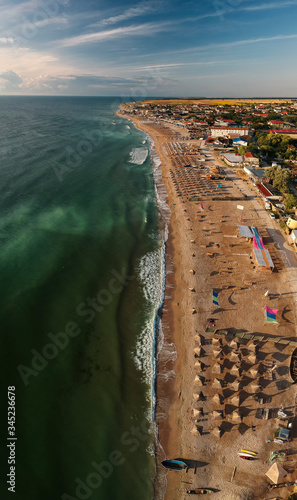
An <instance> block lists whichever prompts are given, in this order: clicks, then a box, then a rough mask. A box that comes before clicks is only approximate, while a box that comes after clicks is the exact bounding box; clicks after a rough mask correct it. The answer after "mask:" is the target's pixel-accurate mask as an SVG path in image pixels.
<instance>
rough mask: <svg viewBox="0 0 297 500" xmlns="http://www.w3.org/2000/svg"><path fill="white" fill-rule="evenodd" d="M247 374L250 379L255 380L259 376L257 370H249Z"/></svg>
mask: <svg viewBox="0 0 297 500" xmlns="http://www.w3.org/2000/svg"><path fill="white" fill-rule="evenodd" d="M248 373H249V374H250V375H251V377H253V378H256V377H257V376H258V375H259V371H258V368H255V367H253V368H250V369H249V371H248Z"/></svg>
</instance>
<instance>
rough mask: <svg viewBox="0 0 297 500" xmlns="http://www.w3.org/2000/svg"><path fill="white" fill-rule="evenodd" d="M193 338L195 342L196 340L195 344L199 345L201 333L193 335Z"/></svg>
mask: <svg viewBox="0 0 297 500" xmlns="http://www.w3.org/2000/svg"><path fill="white" fill-rule="evenodd" d="M194 340H195V342H197V344H199V345H201V342H202V336H201V335H195V337H194Z"/></svg>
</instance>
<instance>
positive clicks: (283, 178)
mask: <svg viewBox="0 0 297 500" xmlns="http://www.w3.org/2000/svg"><path fill="white" fill-rule="evenodd" d="M266 174H267V177H269V179H271V182H272V185H273V187H275V188H276V189H278V190H279V191H282V192H288V184H289V182H290V179H291V173H290V172H289V171H288V170H286V169H283V168H281V167H276V166H275V167H270V168H268V169H267V171H266Z"/></svg>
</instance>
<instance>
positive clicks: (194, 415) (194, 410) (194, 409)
mask: <svg viewBox="0 0 297 500" xmlns="http://www.w3.org/2000/svg"><path fill="white" fill-rule="evenodd" d="M201 416H202V411H201V410H196V408H193V417H194V418H199V417H201Z"/></svg>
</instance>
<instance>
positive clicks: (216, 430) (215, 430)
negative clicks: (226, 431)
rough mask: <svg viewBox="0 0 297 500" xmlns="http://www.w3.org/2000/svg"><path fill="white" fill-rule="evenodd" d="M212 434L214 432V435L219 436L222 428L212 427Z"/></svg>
mask: <svg viewBox="0 0 297 500" xmlns="http://www.w3.org/2000/svg"><path fill="white" fill-rule="evenodd" d="M211 433H212V434H214V435H215V436H216V437H218V438H220V437H221V435H222V429H221V427H219V426H218V427H214V429H213V430H212V431H211Z"/></svg>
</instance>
